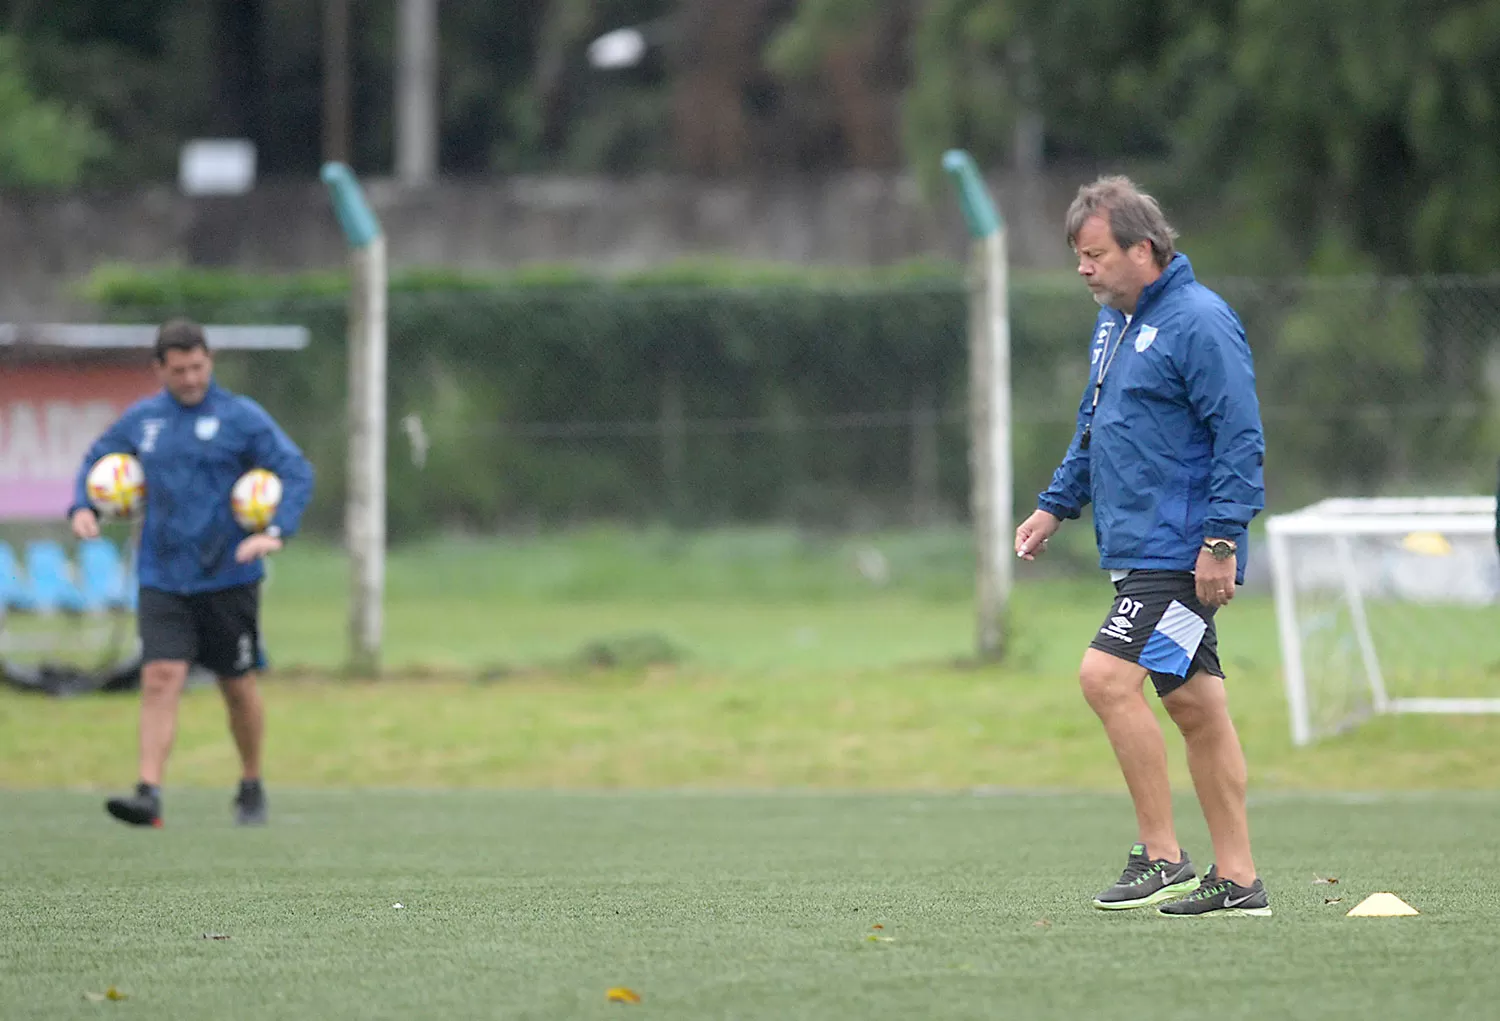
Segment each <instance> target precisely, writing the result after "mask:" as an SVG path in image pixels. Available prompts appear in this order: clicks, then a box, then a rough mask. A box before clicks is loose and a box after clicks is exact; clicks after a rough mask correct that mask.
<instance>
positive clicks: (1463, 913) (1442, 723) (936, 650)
mask: <svg viewBox="0 0 1500 1021" xmlns="http://www.w3.org/2000/svg"><path fill="white" fill-rule="evenodd" d="M1080 534H1081V530H1080ZM1084 538H1086V535H1084ZM1060 545H1063V546H1064V550H1063V551H1064V552H1066V548H1067V547H1066V544H1060ZM1075 545H1076V543H1075ZM871 549H878V550H879V551H880V553H881V554H882V556H883V558H884V560H883V563H884V566H885V569H886V572H887V573H888V577H886V578H885V579H884V580H883V581H882V582H881V583H879V584H875V583H872V582H871V581H870V580H869V575H870V571H869V564H870V563H871V558H870V552H869V551H870V550H871ZM1075 553H1076V551H1075ZM857 562H863V563H864V564H865V565H866V571H865V572H864V573H863V574H862V573H861V572H860V571H857V570H856V569H855V566H854V565H855V564H856V563H857ZM970 585H971V581H970V560H969V553H968V547H967V540H966V537H965V536H963V535H962V534H961V533H957V532H953V533H945V532H930V533H925V534H923V535H916V536H885V537H873V538H865V539H860V540H816V539H808V538H805V537H799V536H795V535H792V534H790V533H783V532H744V533H714V534H707V535H699V536H690V537H681V536H673V535H670V534H658V533H646V534H627V533H619V532H593V533H579V534H572V535H569V536H563V537H551V538H538V539H533V540H525V541H521V540H510V541H506V542H488V543H472V542H462V541H456V540H450V541H445V542H441V543H435V544H432V545H430V546H426V547H421V548H413V549H407V550H402V551H398V552H397V553H396V554H395V555H393V557H392V559H391V563H390V573H389V589H388V592H389V598H388V601H387V607H386V609H387V643H386V662H387V665H388V667H389V668H390V669H389V675H388V676H387V677H386V678H384V679H382V680H380V681H376V682H358V681H350V680H345V679H341V678H340V677H339V674H338V664H339V663H340V661H341V658H342V653H343V633H344V619H345V603H344V598H343V593H344V589H345V575H344V568H343V565H342V563H341V561H340V559H339V557H338V556H337V555H336V554H335V553H333V552H332V551H329V550H326V549H322V548H319V547H317V546H315V545H309V544H300V545H299V546H297V547H296V548H294V549H292V550H289V551H287V554H286V555H285V556H283V557H282V558H280V559H279V560H278V562H277V564H276V569H275V572H274V575H273V577H272V580H271V582H270V583H269V585H268V588H267V592H266V610H265V619H266V633H267V640H268V644H269V647H270V651H271V655H272V657H273V660H274V661H275V663H276V664H277V669H276V670H275V671H273V672H272V673H271V674H270V675H269V677H268V678H267V681H266V684H265V692H266V698H267V702H268V709H269V714H270V729H269V737H268V748H267V753H268V768H267V776H268V780H269V782H270V786H271V794H272V811H273V825H272V826H270V827H269V828H267V829H265V830H257V831H244V832H242V831H237V830H235V829H234V828H233V827H231V826H230V825H229V819H228V805H227V802H228V796H229V788H230V785H231V783H232V780H233V777H234V775H235V762H234V755H233V752H232V750H231V746H230V743H229V741H228V738H227V735H226V734H225V730H224V723H223V710H222V706H221V705H220V703H219V700H218V698H217V696H216V694H215V693H214V692H213V691H212V690H204V689H199V690H194V691H192V692H190V693H189V694H188V696H187V697H186V699H185V701H184V707H183V714H182V720H181V729H180V732H179V735H178V742H177V747H176V750H175V753H174V756H173V759H172V763H171V768H170V772H169V776H168V790H167V803H166V812H167V819H168V825H167V828H166V829H164V830H161V831H148V832H140V831H132V830H127V829H125V828H123V827H119V826H117V825H114V824H112V823H110V822H109V821H108V820H107V819H106V817H105V815H104V813H103V812H102V810H101V806H100V794H99V791H100V790H102V789H104V788H120V787H122V786H123V785H124V784H126V783H127V782H128V781H129V780H130V779H131V775H130V772H131V766H132V763H133V761H134V721H135V713H136V700H135V699H134V698H133V697H129V696H122V697H112V696H90V697H83V698H77V699H70V700H54V699H47V698H42V697H38V696H35V695H22V694H18V693H15V692H12V691H0V870H3V871H0V875H4V876H5V881H4V882H3V883H0V1021H20V1019H31V1018H37V1019H41V1018H46V1019H49V1021H50V1019H53V1018H62V1019H66V1018H73V1017H79V1018H85V1017H86V1018H93V1017H97V1016H99V1015H100V1014H101V1013H109V1014H117V1015H119V1016H121V1017H127V1016H128V1017H139V1018H151V1019H153V1021H155V1019H163V1021H173V1019H179V1018H181V1019H188V1018H191V1019H194V1021H197V1019H201V1018H209V1017H211V1018H216V1019H220V1018H228V1019H233V1018H256V1019H259V1018H268V1019H269V1018H276V1019H302V1018H309V1019H311V1018H320V1019H322V1018H328V1019H339V1018H362V1019H363V1018H410V1017H441V1018H470V1017H476V1018H477V1017H484V1018H491V1017H494V1018H535V1019H541V1018H587V1017H594V1016H612V1015H613V1013H614V1012H616V1011H620V1010H625V1011H627V1012H630V1011H635V1012H638V1013H639V1014H640V1015H641V1016H643V1017H644V1016H650V1017H662V1018H673V1017H678V1018H708V1017H713V1018H752V1017H753V1018H764V1017H776V1018H799V1017H807V1018H841V1017H851V1018H853V1017H860V1018H864V1017H870V1016H899V1017H923V1018H926V1017H932V1018H939V1017H941V1018H991V1017H1006V1018H1028V1019H1047V1018H1070V1019H1071V1018H1084V1017H1087V1018H1121V1019H1129V1021H1138V1019H1142V1018H1152V1019H1157V1018H1202V1017H1204V1016H1209V1015H1212V1016H1215V1017H1218V1018H1222V1019H1226V1021H1227V1019H1235V1018H1264V1017H1292V1018H1350V1019H1353V1018H1360V1019H1365V1018H1369V1017H1380V1018H1393V1019H1401V1018H1423V1019H1424V1021H1425V1019H1427V1018H1434V1017H1441V1018H1466V1017H1475V1018H1479V1017H1484V1018H1490V1017H1494V1016H1496V1010H1495V1008H1494V1003H1495V1001H1496V997H1497V996H1500V978H1497V977H1496V972H1495V970H1494V968H1493V961H1494V960H1495V959H1496V956H1497V954H1500V923H1497V922H1496V920H1495V919H1496V918H1497V916H1500V893H1497V889H1496V886H1495V884H1494V882H1493V876H1494V853H1493V849H1494V847H1495V846H1497V842H1500V796H1497V795H1496V794H1495V793H1494V791H1495V790H1496V789H1497V788H1500V756H1497V755H1496V754H1495V749H1496V748H1500V718H1495V717H1473V718H1461V719H1455V718H1444V717H1425V718H1424V717H1401V718H1386V719H1380V720H1375V721H1372V722H1370V723H1368V724H1366V725H1365V726H1362V727H1360V728H1358V729H1356V730H1354V731H1352V732H1349V733H1346V734H1343V735H1341V736H1339V737H1336V738H1333V739H1329V740H1326V741H1322V742H1320V743H1318V744H1317V745H1315V746H1313V747H1312V748H1308V749H1294V748H1293V747H1292V746H1291V744H1290V740H1289V737H1288V728H1287V716H1286V707H1285V700H1284V697H1283V694H1282V690H1281V684H1280V679H1279V664H1278V653H1277V645H1276V635H1275V628H1274V620H1273V615H1272V608H1271V604H1270V601H1269V599H1268V598H1267V597H1265V596H1263V595H1257V594H1255V593H1254V592H1247V593H1245V594H1244V595H1243V596H1242V597H1241V598H1239V599H1237V600H1236V601H1235V602H1234V604H1233V605H1232V606H1231V607H1230V608H1229V609H1228V610H1227V611H1225V613H1224V614H1223V616H1222V617H1221V632H1222V644H1221V654H1222V656H1223V659H1224V662H1225V665H1226V667H1227V669H1228V671H1229V674H1230V687H1231V704H1232V709H1233V712H1234V715H1235V719H1236V722H1237V724H1238V726H1239V728H1240V731H1241V734H1242V737H1243V739H1244V743H1245V745H1246V749H1247V753H1248V756H1249V760H1250V765H1251V785H1252V791H1253V798H1254V805H1253V808H1252V817H1251V818H1252V825H1253V828H1254V831H1255V837H1256V852H1257V857H1258V860H1259V862H1260V866H1261V869H1262V874H1263V876H1264V877H1265V879H1266V880H1267V882H1268V884H1269V886H1270V888H1271V891H1272V895H1273V898H1274V906H1275V910H1276V917H1274V918H1272V919H1268V920H1266V919H1217V920H1198V921H1187V920H1172V919H1165V918H1160V917H1157V916H1155V915H1139V914H1131V915H1128V916H1126V917H1118V916H1113V915H1102V914H1100V913H1097V912H1095V911H1094V910H1093V909H1092V908H1091V907H1089V906H1088V903H1087V902H1088V898H1089V896H1090V895H1092V894H1093V893H1094V892H1096V891H1097V890H1098V889H1099V888H1101V887H1102V886H1103V885H1105V884H1106V883H1107V882H1108V881H1110V880H1111V879H1113V878H1114V875H1116V874H1118V870H1119V868H1120V867H1121V866H1122V864H1123V859H1124V853H1125V850H1126V847H1127V845H1128V843H1129V841H1130V839H1131V836H1132V835H1133V832H1134V827H1133V820H1132V816H1131V812H1130V806H1129V803H1128V801H1127V800H1126V799H1125V798H1123V797H1121V796H1120V795H1119V794H1118V793H1115V792H1118V790H1119V788H1120V780H1119V776H1118V772H1117V769H1116V767H1115V764H1114V761H1113V758H1112V756H1111V754H1110V751H1109V748H1108V745H1107V744H1106V742H1105V740H1104V738H1103V735H1102V733H1101V732H1100V729H1099V726H1098V723H1097V721H1096V720H1095V719H1094V718H1093V716H1092V714H1091V713H1090V712H1089V710H1088V709H1087V707H1086V706H1085V705H1084V704H1083V701H1082V699H1081V697H1080V696H1079V694H1078V692H1077V686H1076V681H1075V679H1074V674H1075V671H1076V666H1077V661H1078V657H1079V654H1080V652H1081V650H1082V648H1083V647H1084V646H1085V645H1086V643H1087V641H1088V639H1089V637H1090V636H1091V635H1092V633H1093V631H1094V629H1095V628H1096V627H1097V626H1098V621H1099V619H1100V617H1101V616H1102V614H1103V612H1104V609H1105V607H1106V605H1107V602H1108V599H1109V590H1108V588H1107V586H1106V585H1105V584H1104V583H1103V581H1102V580H1101V579H1097V578H1085V579H1082V580H1080V579H1078V578H1071V579H1070V578H1068V577H1066V576H1064V575H1061V574H1056V575H1049V574H1047V573H1045V572H1044V571H1042V570H1038V569H1037V568H1035V567H1032V566H1027V567H1024V568H1022V570H1021V572H1020V575H1019V580H1018V584H1017V588H1016V592H1015V597H1014V604H1013V618H1012V621H1011V625H1012V627H1011V633H1012V646H1011V649H1010V654H1009V655H1008V657H1007V659H1006V661H1005V663H1004V664H1003V665H999V666H977V665H975V664H973V663H972V662H970V661H969V658H968V657H969V653H970V650H971V649H972V639H971V635H972V629H973V620H972V610H971V605H970V602H969V590H970ZM1464 641H1467V642H1471V643H1472V644H1471V645H1470V646H1468V648H1469V649H1470V650H1471V652H1470V655H1469V656H1468V660H1469V661H1470V663H1471V667H1470V668H1469V669H1468V670H1467V671H1466V672H1465V673H1464V674H1463V675H1462V676H1459V677H1457V678H1456V682H1457V683H1459V684H1461V685H1463V686H1464V687H1465V691H1464V692H1463V693H1465V694H1473V695H1481V694H1500V692H1497V691H1493V690H1492V689H1493V688H1494V687H1495V686H1496V684H1497V677H1500V670H1497V667H1496V664H1497V663H1500V633H1495V634H1491V633H1483V634H1475V635H1470V636H1468V637H1466V638H1464ZM1447 651H1448V653H1449V654H1450V655H1451V654H1452V652H1453V649H1451V648H1450V649H1448V650H1447ZM1460 658H1461V657H1460ZM1168 747H1169V749H1170V754H1171V762H1172V769H1173V775H1174V783H1175V785H1176V788H1177V790H1178V791H1179V792H1181V794H1182V795H1183V796H1182V797H1181V798H1180V800H1179V812H1180V823H1179V826H1180V832H1181V835H1182V837H1183V840H1184V842H1185V844H1186V846H1187V847H1188V848H1189V850H1190V851H1191V852H1193V853H1194V855H1195V857H1196V859H1197V860H1198V861H1199V862H1200V864H1203V865H1206V864H1207V862H1208V860H1209V855H1210V850H1209V847H1208V844H1207V840H1206V837H1205V835H1204V833H1203V829H1202V824H1201V820H1200V819H1199V817H1198V814H1197V810H1196V805H1195V804H1194V803H1193V801H1192V799H1191V797H1190V796H1188V795H1187V794H1186V792H1188V791H1189V790H1190V786H1189V783H1188V779H1187V776H1186V771H1185V768H1184V765H1183V761H1182V753H1181V742H1180V741H1178V740H1176V739H1173V738H1169V740H1168ZM1403 790H1404V791H1408V792H1411V793H1405V794H1402V793H1393V792H1398V791H1403ZM1318 791H1325V792H1326V791H1334V792H1344V793H1341V794H1326V793H1312V792H1318ZM1435 791H1445V792H1446V793H1423V792H1435ZM1089 792H1096V793H1089ZM1097 792H1109V793H1097ZM1350 792H1366V793H1350ZM1316 877H1323V878H1328V877H1338V879H1339V882H1338V883H1337V884H1326V883H1315V882H1314V879H1315V878H1316ZM1382 890H1388V891H1392V892H1395V893H1398V894H1399V895H1401V896H1403V897H1405V898H1407V899H1408V900H1409V901H1411V902H1412V903H1414V904H1415V905H1416V906H1417V907H1418V908H1419V909H1421V911H1422V915H1421V916H1420V917H1417V918H1406V919H1349V918H1346V917H1345V916H1344V912H1345V911H1347V909H1348V908H1349V907H1350V906H1352V904H1354V903H1356V902H1357V901H1358V900H1359V899H1360V898H1362V897H1363V896H1364V895H1366V894H1368V893H1371V892H1376V891H1382ZM1331 900H1336V901H1337V902H1336V903H1328V901H1331ZM398 903H399V904H401V905H402V906H401V907H400V908H397V907H395V906H394V905H396V904H398ZM205 934H208V935H213V936H223V937H228V938H225V939H217V938H215V939H206V938H205ZM872 937H873V939H872ZM616 986H624V987H629V988H632V989H634V990H636V991H637V992H639V993H640V995H641V997H642V1002H641V1003H640V1004H639V1005H634V1006H621V1005H618V1004H611V1003H608V1002H606V999H605V993H606V990H608V989H610V988H611V987H616ZM110 987H115V988H116V989H117V990H118V991H119V992H121V993H123V994H124V996H125V997H126V998H125V999H123V1000H119V1001H114V1002H110V1001H103V1002H99V1001H98V1000H97V997H98V996H99V994H101V993H103V992H105V991H106V990H107V989H109V988H110ZM91 997H92V998H91Z"/></svg>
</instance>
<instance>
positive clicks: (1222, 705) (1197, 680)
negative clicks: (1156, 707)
mask: <svg viewBox="0 0 1500 1021" xmlns="http://www.w3.org/2000/svg"><path fill="white" fill-rule="evenodd" d="M1162 704H1163V705H1164V706H1166V709H1167V713H1168V715H1170V716H1171V717H1172V722H1173V723H1175V724H1177V729H1178V730H1180V731H1182V733H1183V735H1184V736H1187V737H1191V736H1192V735H1194V734H1197V733H1201V732H1203V731H1205V730H1211V729H1213V728H1215V727H1218V726H1221V725H1223V724H1225V723H1228V722H1229V700H1228V698H1227V697H1226V696H1225V693H1224V678H1222V677H1216V676H1214V675H1213V674H1209V673H1203V672H1201V671H1200V672H1199V673H1196V674H1194V675H1193V676H1192V677H1191V678H1189V679H1188V682H1187V683H1186V684H1184V685H1182V686H1181V687H1179V688H1177V689H1175V690H1173V691H1171V692H1169V693H1168V694H1167V695H1166V696H1165V697H1164V698H1163V699H1162Z"/></svg>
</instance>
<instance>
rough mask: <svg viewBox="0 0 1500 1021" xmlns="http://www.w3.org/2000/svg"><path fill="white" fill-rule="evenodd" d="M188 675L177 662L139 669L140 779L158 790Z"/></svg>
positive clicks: (185, 667) (160, 662)
mask: <svg viewBox="0 0 1500 1021" xmlns="http://www.w3.org/2000/svg"><path fill="white" fill-rule="evenodd" d="M187 674H188V665H187V662H186V661H184V660H180V659H163V660H155V661H153V662H150V663H147V664H145V665H144V666H142V667H141V730H140V778H141V782H142V783H147V784H150V785H151V786H153V787H160V786H161V781H162V776H163V775H164V774H165V773H166V770H167V758H168V756H170V755H171V754H172V741H173V739H174V738H175V737H176V736H177V709H178V706H179V705H180V704H181V702H182V689H183V688H184V687H185V686H186V685H187Z"/></svg>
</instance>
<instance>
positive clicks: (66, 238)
mask: <svg viewBox="0 0 1500 1021" xmlns="http://www.w3.org/2000/svg"><path fill="white" fill-rule="evenodd" d="M1078 183H1079V182H1078V181H1076V180H1060V179H1053V180H1047V181H1040V182H1032V183H1022V182H1017V181H1011V180H1006V179H1000V178H997V179H995V180H994V181H992V187H993V188H994V189H995V191H996V194H997V195H998V198H999V201H1000V203H1001V205H1002V209H1003V211H1004V213H1005V215H1006V219H1007V222H1008V224H1009V226H1010V229H1011V243H1010V249H1011V258H1012V261H1013V263H1014V264H1015V265H1017V266H1023V267H1049V266H1065V265H1067V264H1068V252H1067V249H1066V246H1065V245H1064V244H1063V241H1062V238H1061V237H1060V233H1061V228H1060V225H1061V223H1062V217H1063V212H1064V210H1065V209H1066V207H1067V203H1068V201H1069V200H1070V199H1071V197H1072V194H1073V192H1074V190H1075V189H1076V187H1077V184H1078ZM366 187H367V190H368V194H369V196H370V201H371V203H372V205H374V207H375V209H376V212H377V214H378V215H379V216H380V218H381V220H382V223H383V225H384V226H385V229H386V233H387V234H388V236H389V238H390V253H391V260H392V263H393V265H395V266H411V265H446V266H458V267H464V268H469V269H490V268H500V267H507V266H514V265H517V264H520V263H526V262H579V263H585V264H590V265H596V266H601V267H605V268H613V269H625V268H637V267H642V266H649V265H653V264H657V263H661V262H668V261H673V260H678V259H684V258H690V257H693V256H700V255H704V254H714V255H723V256H728V257H734V258H743V259H759V260H775V261H786V262H797V263H823V264H836V265H881V264H886V263H891V262H896V261H900V260H902V259H907V258H912V257H916V256H924V255H929V256H930V255H937V256H946V257H954V258H957V257H961V256H962V255H963V253H964V251H965V244H966V236H965V234H964V231H963V227H962V221H961V219H960V217H959V214H958V211H957V207H956V203H955V202H954V201H953V196H952V195H951V194H950V193H949V192H948V191H947V190H946V189H945V190H944V191H943V192H942V193H941V194H939V195H937V196H936V198H935V200H933V201H928V200H926V199H924V198H923V197H922V195H921V194H920V191H919V189H918V188H917V186H916V184H915V182H914V181H912V180H911V179H909V178H905V177H898V176H894V175H883V174H878V173H858V174H846V175H839V176H834V177H825V178H793V179H783V180H776V181H735V182H704V181H697V180H689V179H680V178H667V177H653V178H644V179H640V180H631V181H618V180H605V179H599V178H556V177H547V178H507V179H503V180H488V179H486V180H454V181H445V182H443V183H441V184H439V185H437V186H435V187H432V188H429V189H422V190H406V189H402V188H401V187H399V186H397V185H395V184H393V183H391V182H386V181H369V182H366ZM344 260H345V250H344V246H343V241H342V239H341V237H340V235H339V232H338V228H337V225H336V223H335V221H334V218H333V213H332V211H331V209H330V208H329V204H328V199H327V195H326V193H325V191H324V189H323V186H322V185H321V184H319V183H318V182H316V181H308V182H294V183H287V182H278V183H267V184H264V185H262V186H261V187H259V188H257V189H256V190H255V191H254V192H252V193H251V194H249V195H246V196H244V197H241V198H211V199H192V198H187V197H184V196H182V195H179V194H178V193H177V192H176V191H175V190H174V189H172V188H169V187H158V188H152V189H146V190H142V191H138V192H131V193H124V194H118V195H100V196H70V197H62V198H36V197H28V196H16V195H0V322H24V321H31V322H39V321H45V320H49V319H51V320H55V319H75V320H76V319H80V318H86V317H87V316H88V315H89V311H90V310H89V309H88V308H87V307H86V306H84V305H81V304H80V303H79V302H77V300H76V299H72V298H70V297H69V295H68V287H69V285H70V284H71V283H74V282H76V281H78V280H80V279H82V278H83V277H85V276H86V275H87V274H88V273H89V271H90V270H92V269H93V268H94V267H96V266H98V265H100V264H102V263H107V262H121V261H123V262H131V263H135V264H139V265H148V266H149V265H160V264H181V265H203V266H220V267H237V268H241V269H247V270H257V271H271V272H289V271H295V270H301V269H309V268H319V267H330V266H338V265H342V264H343V263H344Z"/></svg>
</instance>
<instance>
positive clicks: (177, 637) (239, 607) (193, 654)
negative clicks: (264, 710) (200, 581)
mask: <svg viewBox="0 0 1500 1021" xmlns="http://www.w3.org/2000/svg"><path fill="white" fill-rule="evenodd" d="M136 623H137V626H138V628H139V630H140V635H141V661H142V662H143V663H151V662H155V661H157V660H183V661H185V662H187V663H190V664H191V663H197V664H199V665H200V666H203V667H205V668H207V669H208V670H210V671H211V672H213V673H214V674H216V675H218V676H219V677H221V678H233V677H240V676H243V675H244V674H247V673H249V672H250V671H252V670H254V669H255V668H256V666H257V665H258V663H259V662H260V583H259V582H252V583H251V584H249V585H236V586H234V587H232V588H226V589H218V590H216V591H213V592H195V593H193V594H191V595H179V594H177V593H175V592H163V591H162V590H161V589H154V588H145V587H142V589H141V598H140V605H139V607H138V608H137V609H136Z"/></svg>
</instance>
